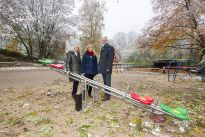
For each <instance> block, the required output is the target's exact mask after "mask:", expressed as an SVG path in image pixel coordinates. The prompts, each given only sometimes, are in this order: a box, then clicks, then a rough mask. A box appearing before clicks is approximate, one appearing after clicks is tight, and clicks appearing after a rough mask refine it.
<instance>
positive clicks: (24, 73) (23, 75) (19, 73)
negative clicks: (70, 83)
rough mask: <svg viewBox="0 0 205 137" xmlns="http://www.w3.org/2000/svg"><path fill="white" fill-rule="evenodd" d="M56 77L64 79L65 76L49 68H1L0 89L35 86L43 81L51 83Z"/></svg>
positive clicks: (43, 82)
mask: <svg viewBox="0 0 205 137" xmlns="http://www.w3.org/2000/svg"><path fill="white" fill-rule="evenodd" d="M58 79H66V77H64V76H62V75H59V74H58V73H57V72H54V71H52V70H49V69H37V70H34V69H30V70H1V71H0V90H3V89H7V88H14V89H15V88H25V87H35V86H39V85H41V84H45V83H52V82H53V81H55V80H58Z"/></svg>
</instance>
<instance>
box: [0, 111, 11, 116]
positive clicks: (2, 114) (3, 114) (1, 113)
mask: <svg viewBox="0 0 205 137" xmlns="http://www.w3.org/2000/svg"><path fill="white" fill-rule="evenodd" d="M8 114H9V113H8V112H3V111H1V112H0V117H3V116H5V115H8Z"/></svg>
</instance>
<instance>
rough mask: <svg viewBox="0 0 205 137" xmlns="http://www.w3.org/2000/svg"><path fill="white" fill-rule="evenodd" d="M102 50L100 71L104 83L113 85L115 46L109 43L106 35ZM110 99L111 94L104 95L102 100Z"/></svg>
mask: <svg viewBox="0 0 205 137" xmlns="http://www.w3.org/2000/svg"><path fill="white" fill-rule="evenodd" d="M101 44H102V48H101V52H100V61H99V73H101V74H102V77H103V81H104V84H105V85H107V86H111V74H112V64H113V61H114V48H113V47H112V46H111V45H110V44H109V43H108V39H107V37H106V36H104V37H102V39H101ZM106 100H110V95H109V94H106V93H105V95H104V98H103V100H102V101H106Z"/></svg>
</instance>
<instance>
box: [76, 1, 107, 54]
mask: <svg viewBox="0 0 205 137" xmlns="http://www.w3.org/2000/svg"><path fill="white" fill-rule="evenodd" d="M79 12H80V20H79V30H80V31H81V32H82V34H81V42H82V46H83V47H85V46H86V45H87V44H88V43H92V44H94V48H95V50H96V52H98V53H99V44H100V43H99V39H100V37H101V35H102V29H103V27H104V23H103V21H104V15H103V14H104V12H105V3H104V2H101V1H100V0H84V1H83V5H82V7H81V9H80V11H79Z"/></svg>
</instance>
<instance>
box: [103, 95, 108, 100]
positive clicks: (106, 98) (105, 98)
mask: <svg viewBox="0 0 205 137" xmlns="http://www.w3.org/2000/svg"><path fill="white" fill-rule="evenodd" d="M107 100H110V97H109V96H106V95H105V96H104V97H103V99H102V101H107Z"/></svg>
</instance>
